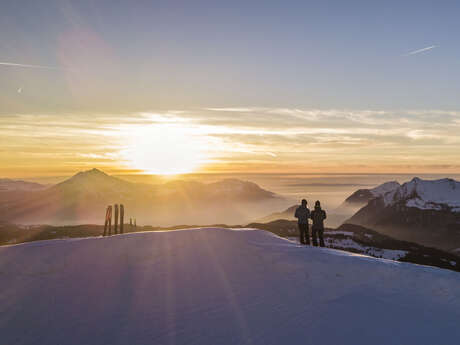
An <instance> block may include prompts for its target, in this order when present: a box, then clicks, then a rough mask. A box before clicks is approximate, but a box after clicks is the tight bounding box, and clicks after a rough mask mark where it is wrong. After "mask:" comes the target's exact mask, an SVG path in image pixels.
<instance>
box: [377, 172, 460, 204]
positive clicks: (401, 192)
mask: <svg viewBox="0 0 460 345" xmlns="http://www.w3.org/2000/svg"><path fill="white" fill-rule="evenodd" d="M383 200H384V203H385V205H386V206H389V205H393V204H394V203H396V202H398V201H400V200H404V201H406V206H407V207H416V208H420V209H422V210H441V209H443V208H444V207H448V208H450V210H451V211H452V212H460V182H458V181H455V180H452V179H448V178H445V179H440V180H422V179H419V178H414V179H412V180H411V181H410V182H406V183H404V184H403V185H402V186H401V187H399V188H397V189H395V190H393V191H390V192H388V193H386V194H385V195H384V196H383Z"/></svg>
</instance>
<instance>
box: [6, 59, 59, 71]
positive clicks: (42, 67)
mask: <svg viewBox="0 0 460 345" xmlns="http://www.w3.org/2000/svg"><path fill="white" fill-rule="evenodd" d="M0 65H1V66H7V67H23V68H40V69H53V70H60V69H62V68H59V67H53V66H43V65H28V64H22V63H14V62H6V61H0Z"/></svg>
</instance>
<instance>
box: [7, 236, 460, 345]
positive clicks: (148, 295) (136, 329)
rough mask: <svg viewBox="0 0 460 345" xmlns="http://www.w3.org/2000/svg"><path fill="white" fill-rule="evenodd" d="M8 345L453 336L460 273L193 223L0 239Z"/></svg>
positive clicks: (435, 340)
mask: <svg viewBox="0 0 460 345" xmlns="http://www.w3.org/2000/svg"><path fill="white" fill-rule="evenodd" d="M0 284H1V290H0V334H1V343H2V344H9V345H12V344H42V345H44V344H67V345H70V344H111V345H115V344H136V345H140V344H202V345H208V344H209V345H217V344H264V345H268V344H334V345H337V344H385V345H388V344H405V345H408V344H444V345H447V344H458V343H459V341H460V329H459V326H458V324H459V320H460V274H459V273H456V272H452V271H448V270H442V269H437V268H431V267H425V266H417V265H413V264H407V263H399V262H393V261H386V260H380V259H374V258H370V257H365V256H359V255H353V254H350V253H345V252H341V251H336V250H332V249H325V248H313V247H301V246H298V245H296V244H294V243H292V242H289V241H287V240H284V239H282V238H279V237H276V236H274V235H272V234H270V233H268V232H265V231H262V230H229V229H196V230H180V231H168V232H149V233H135V234H127V235H119V236H113V237H110V238H86V239H73V240H52V241H43V242H33V243H27V244H21V245H15V246H9V247H1V248H0Z"/></svg>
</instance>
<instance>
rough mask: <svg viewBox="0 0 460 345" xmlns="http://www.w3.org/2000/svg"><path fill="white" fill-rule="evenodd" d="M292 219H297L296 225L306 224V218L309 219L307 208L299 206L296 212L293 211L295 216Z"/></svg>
mask: <svg viewBox="0 0 460 345" xmlns="http://www.w3.org/2000/svg"><path fill="white" fill-rule="evenodd" d="M294 217H296V218H297V223H299V224H308V218H310V210H309V209H308V207H303V206H302V205H300V206H299V207H297V210H295V215H294Z"/></svg>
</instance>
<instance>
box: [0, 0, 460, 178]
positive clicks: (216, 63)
mask: <svg viewBox="0 0 460 345" xmlns="http://www.w3.org/2000/svg"><path fill="white" fill-rule="evenodd" d="M459 10H460V3H458V2H457V1H442V2H439V1H385V2H376V1H346V2H345V1H251V2H247V1H232V2H227V1H225V2H224V1H193V2H192V1H135V2H132V1H103V0H102V1H101V0H98V1H87V0H79V1H53V0H49V1H46V2H38V1H21V2H19V1H8V0H6V1H2V3H1V4H0V177H15V176H19V177H22V176H39V175H53V174H70V173H72V172H75V171H78V170H82V169H85V168H90V167H99V168H102V169H104V170H107V171H109V172H116V173H123V172H126V173H131V172H143V173H157V174H176V173H186V172H197V171H206V172H375V173H383V172H398V173H405V172H409V173H410V172H437V173H446V174H450V173H458V172H460V163H459V158H460V153H458V152H459V151H460V150H458V148H459V142H460V138H459V136H458V133H459V129H460V98H459V97H458V94H460V79H459V77H460V68H459V67H460V46H459V45H458V42H457V41H458V38H457V36H458V35H457V33H458V32H460V31H459V29H460V22H459V21H458V13H459Z"/></svg>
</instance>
